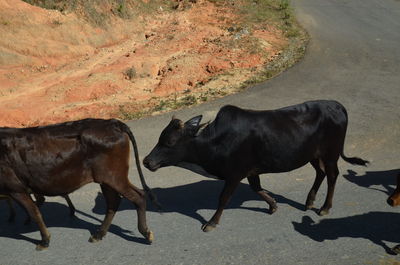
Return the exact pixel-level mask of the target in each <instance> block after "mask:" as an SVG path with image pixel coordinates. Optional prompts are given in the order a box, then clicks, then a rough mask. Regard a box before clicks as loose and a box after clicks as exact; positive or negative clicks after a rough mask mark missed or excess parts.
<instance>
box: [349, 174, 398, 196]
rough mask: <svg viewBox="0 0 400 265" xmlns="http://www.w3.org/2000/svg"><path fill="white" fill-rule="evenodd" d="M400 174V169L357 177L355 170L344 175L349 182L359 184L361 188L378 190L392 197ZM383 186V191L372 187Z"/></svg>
mask: <svg viewBox="0 0 400 265" xmlns="http://www.w3.org/2000/svg"><path fill="white" fill-rule="evenodd" d="M399 172H400V169H392V170H385V171H367V172H366V173H365V175H360V176H359V175H357V172H355V171H353V170H347V174H343V177H344V178H345V179H347V180H348V181H350V182H352V183H354V184H357V185H358V186H360V187H364V188H368V189H372V190H378V191H381V192H383V193H386V194H387V195H390V194H391V193H392V192H393V191H394V187H395V186H396V175H397V174H398V173H399ZM372 186H382V188H383V189H380V188H377V187H372Z"/></svg>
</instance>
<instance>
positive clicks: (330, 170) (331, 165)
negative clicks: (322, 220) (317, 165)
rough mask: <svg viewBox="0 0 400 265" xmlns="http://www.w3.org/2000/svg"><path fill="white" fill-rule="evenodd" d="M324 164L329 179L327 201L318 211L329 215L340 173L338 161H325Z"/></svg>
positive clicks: (320, 213)
mask: <svg viewBox="0 0 400 265" xmlns="http://www.w3.org/2000/svg"><path fill="white" fill-rule="evenodd" d="M324 166H325V172H326V177H327V180H328V193H327V194H326V199H325V203H324V205H323V206H322V208H321V209H320V211H319V213H318V214H319V215H321V216H322V215H327V214H328V213H329V209H330V208H332V199H333V193H334V191H335V185H336V180H337V176H338V175H339V169H338V167H337V161H335V162H328V163H325V162H324Z"/></svg>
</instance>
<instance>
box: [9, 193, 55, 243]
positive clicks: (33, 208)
mask: <svg viewBox="0 0 400 265" xmlns="http://www.w3.org/2000/svg"><path fill="white" fill-rule="evenodd" d="M10 195H11V197H12V198H13V199H14V200H16V201H17V202H18V203H19V204H21V205H22V206H23V207H24V208H25V209H26V211H27V212H28V214H29V216H30V217H31V218H32V219H33V220H34V221H35V222H36V223H37V224H38V226H39V230H40V235H41V236H42V240H41V241H40V242H39V244H37V245H36V250H43V249H46V248H48V247H49V243H50V233H49V231H47V228H46V225H45V224H44V222H43V218H42V215H41V214H40V211H39V208H38V207H37V205H36V204H35V203H34V202H33V200H32V198H31V196H30V195H29V194H27V193H12V194H10Z"/></svg>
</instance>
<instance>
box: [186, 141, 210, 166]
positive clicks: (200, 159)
mask: <svg viewBox="0 0 400 265" xmlns="http://www.w3.org/2000/svg"><path fill="white" fill-rule="evenodd" d="M212 154H213V151H212V149H211V146H210V142H209V141H204V140H202V138H201V137H195V138H193V139H192V140H191V141H190V142H189V143H188V145H187V148H186V154H185V158H184V162H187V163H192V164H195V165H198V166H200V167H202V168H204V169H205V170H209V168H210V167H211V166H212V160H213V156H212Z"/></svg>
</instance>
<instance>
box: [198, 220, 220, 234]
mask: <svg viewBox="0 0 400 265" xmlns="http://www.w3.org/2000/svg"><path fill="white" fill-rule="evenodd" d="M216 227H217V224H216V223H213V222H207V223H206V224H204V225H202V226H201V230H203V232H210V231H211V230H213V229H214V228H216Z"/></svg>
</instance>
